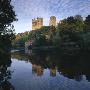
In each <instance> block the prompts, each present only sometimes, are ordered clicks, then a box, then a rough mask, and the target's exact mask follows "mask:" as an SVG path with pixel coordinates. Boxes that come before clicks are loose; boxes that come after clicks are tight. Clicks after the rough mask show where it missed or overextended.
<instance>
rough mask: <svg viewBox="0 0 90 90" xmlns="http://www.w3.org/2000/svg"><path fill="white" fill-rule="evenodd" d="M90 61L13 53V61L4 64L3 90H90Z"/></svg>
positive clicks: (1, 71) (0, 76)
mask: <svg viewBox="0 0 90 90" xmlns="http://www.w3.org/2000/svg"><path fill="white" fill-rule="evenodd" d="M86 57H87V58H86ZM86 57H85V56H61V55H60V53H53V52H36V53H33V52H32V51H29V53H28V54H26V53H24V52H19V51H17V52H12V54H11V61H9V62H7V63H1V64H0V90H90V70H89V67H90V61H89V59H88V58H89V55H88V56H86ZM10 88H11V89H10Z"/></svg>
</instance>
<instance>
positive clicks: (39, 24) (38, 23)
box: [32, 17, 43, 30]
mask: <svg viewBox="0 0 90 90" xmlns="http://www.w3.org/2000/svg"><path fill="white" fill-rule="evenodd" d="M42 26H43V18H39V17H38V18H37V19H35V18H34V19H32V30H36V29H39V28H41V27H42Z"/></svg>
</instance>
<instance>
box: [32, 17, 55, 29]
mask: <svg viewBox="0 0 90 90" xmlns="http://www.w3.org/2000/svg"><path fill="white" fill-rule="evenodd" d="M42 26H43V18H40V17H38V18H37V19H35V18H34V19H32V30H37V29H40V28H41V27H42ZM49 26H56V17H55V16H51V17H50V20H49Z"/></svg>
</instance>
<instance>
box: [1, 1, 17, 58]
mask: <svg viewBox="0 0 90 90" xmlns="http://www.w3.org/2000/svg"><path fill="white" fill-rule="evenodd" d="M16 20H17V19H16V15H15V12H14V11H13V6H11V0H0V58H1V56H3V54H5V53H7V52H9V51H10V48H11V42H12V40H13V39H14V38H15V35H14V26H13V25H12V24H11V23H12V22H13V21H16Z"/></svg>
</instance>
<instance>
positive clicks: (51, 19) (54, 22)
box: [49, 16, 56, 26]
mask: <svg viewBox="0 0 90 90" xmlns="http://www.w3.org/2000/svg"><path fill="white" fill-rule="evenodd" d="M49 26H56V17H55V16H51V17H50V20H49Z"/></svg>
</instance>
